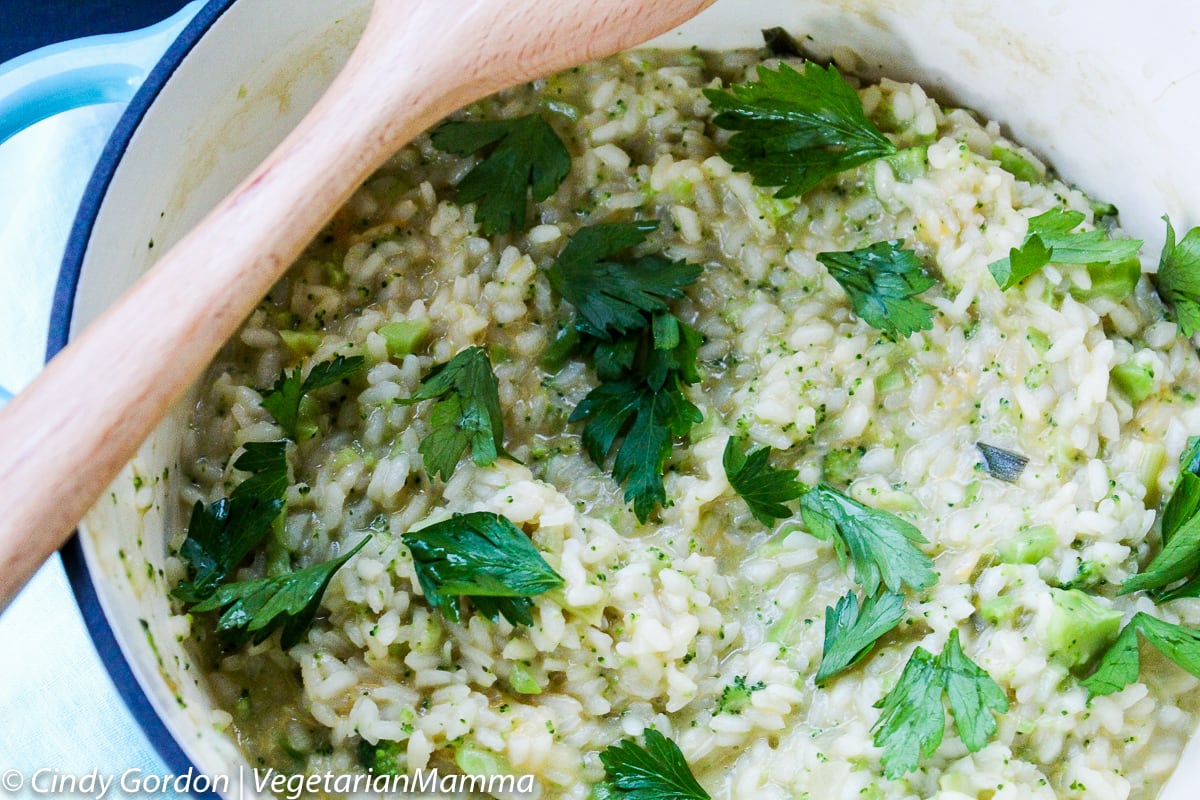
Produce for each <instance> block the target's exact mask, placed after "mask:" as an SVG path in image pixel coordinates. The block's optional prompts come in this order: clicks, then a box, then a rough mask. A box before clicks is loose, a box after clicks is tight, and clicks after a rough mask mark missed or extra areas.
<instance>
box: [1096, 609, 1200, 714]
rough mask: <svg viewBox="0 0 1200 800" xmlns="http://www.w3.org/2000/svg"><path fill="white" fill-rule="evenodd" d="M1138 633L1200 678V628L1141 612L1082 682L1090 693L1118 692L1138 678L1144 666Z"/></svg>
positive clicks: (1123, 630)
mask: <svg viewBox="0 0 1200 800" xmlns="http://www.w3.org/2000/svg"><path fill="white" fill-rule="evenodd" d="M1139 632H1140V633H1141V634H1142V636H1145V637H1146V641H1148V642H1149V643H1150V644H1152V645H1154V647H1155V648H1157V650H1158V651H1159V652H1160V653H1162V654H1163V655H1164V656H1166V657H1167V658H1169V659H1171V660H1172V661H1174V662H1175V663H1176V664H1177V665H1178V666H1180V667H1182V668H1183V669H1185V670H1187V671H1188V672H1190V673H1191V674H1193V675H1195V676H1196V677H1197V678H1200V631H1194V630H1192V629H1191V628H1185V627H1183V626H1182V625H1172V624H1171V623H1169V622H1164V621H1162V620H1161V619H1158V618H1157V617H1152V616H1150V615H1149V614H1147V613H1146V612H1144V611H1139V612H1138V613H1136V614H1134V615H1133V619H1131V620H1129V624H1127V625H1126V626H1125V627H1124V628H1123V629H1122V630H1121V635H1120V636H1118V637H1117V640H1116V641H1115V642H1113V643H1112V645H1110V646H1109V648H1108V650H1107V651H1105V653H1104V657H1103V658H1101V659H1100V663H1099V664H1098V665H1097V667H1096V671H1095V672H1093V673H1092V674H1091V675H1090V676H1088V677H1087V678H1085V679H1083V681H1081V683H1083V686H1084V688H1085V689H1087V690H1088V694H1089V695H1090V696H1092V697H1096V696H1098V695H1105V694H1112V693H1113V692H1119V691H1120V690H1121V689H1124V688H1125V687H1126V686H1127V685H1129V684H1131V683H1133V682H1134V681H1136V680H1137V678H1138V672H1139V671H1140V669H1141V658H1140V655H1139V653H1138V633H1139Z"/></svg>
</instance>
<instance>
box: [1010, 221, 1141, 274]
mask: <svg viewBox="0 0 1200 800" xmlns="http://www.w3.org/2000/svg"><path fill="white" fill-rule="evenodd" d="M1083 220H1084V214H1083V212H1082V211H1066V210H1064V209H1061V208H1052V209H1050V210H1049V211H1046V212H1044V213H1042V214H1038V215H1037V216H1036V217H1033V218H1032V219H1030V220H1029V228H1028V230H1027V231H1026V232H1025V241H1024V243H1023V244H1022V245H1021V246H1020V247H1014V248H1012V250H1010V251H1009V255H1008V258H1002V259H1000V260H998V261H993V262H992V263H991V264H988V269H989V270H990V271H991V273H992V277H994V278H995V279H996V283H998V284H1000V288H1001V289H1008V288H1010V287H1013V286H1016V285H1017V284H1018V283H1020V282H1021V281H1023V280H1025V279H1026V278H1028V277H1029V276H1030V275H1032V274H1033V273H1035V272H1037V271H1038V270H1039V269H1041V268H1042V267H1044V266H1046V265H1047V264H1051V263H1053V264H1123V263H1125V262H1128V261H1131V260H1136V259H1137V257H1138V251H1139V250H1140V249H1141V247H1142V240H1141V239H1126V238H1121V239H1110V238H1108V233H1107V232H1105V231H1103V230H1091V231H1078V232H1073V231H1075V229H1076V228H1078V227H1079V226H1080V224H1082V223H1083Z"/></svg>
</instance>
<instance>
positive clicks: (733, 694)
mask: <svg viewBox="0 0 1200 800" xmlns="http://www.w3.org/2000/svg"><path fill="white" fill-rule="evenodd" d="M765 688H767V685H766V684H765V683H763V682H762V681H759V682H758V683H754V684H747V683H746V678H745V676H743V675H738V676H737V677H736V678H734V679H733V683H731V684H729V685H728V686H726V687H725V688H724V689H722V690H721V696H720V697H718V698H717V710H716V711H715V712H713V716H716V715H717V714H740V713H742V710H743V709H744V708H745V707H746V706H748V705H750V695H752V694H754V693H755V692H757V691H758V690H759V689H765Z"/></svg>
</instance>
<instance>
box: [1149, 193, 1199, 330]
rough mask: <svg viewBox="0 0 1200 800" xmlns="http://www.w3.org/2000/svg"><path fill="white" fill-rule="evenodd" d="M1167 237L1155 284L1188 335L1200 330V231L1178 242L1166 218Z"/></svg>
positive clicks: (1193, 232)
mask: <svg viewBox="0 0 1200 800" xmlns="http://www.w3.org/2000/svg"><path fill="white" fill-rule="evenodd" d="M1163 220H1164V221H1165V222H1166V223H1167V238H1166V241H1165V242H1164V243H1163V249H1162V255H1161V256H1159V259H1158V275H1157V276H1155V284H1156V285H1157V286H1158V293H1159V295H1160V296H1161V297H1162V299H1163V302H1165V303H1167V304H1168V305H1169V306H1171V309H1172V310H1173V311H1174V312H1175V321H1176V322H1177V323H1179V330H1181V331H1182V332H1183V335H1184V336H1191V335H1192V334H1194V333H1195V332H1196V331H1198V330H1200V228H1192V229H1191V230H1190V231H1188V232H1187V233H1186V234H1185V235H1184V237H1183V240H1182V241H1180V242H1179V243H1178V244H1176V242H1175V228H1173V227H1172V226H1171V220H1170V219H1168V218H1167V217H1166V216H1164V217H1163Z"/></svg>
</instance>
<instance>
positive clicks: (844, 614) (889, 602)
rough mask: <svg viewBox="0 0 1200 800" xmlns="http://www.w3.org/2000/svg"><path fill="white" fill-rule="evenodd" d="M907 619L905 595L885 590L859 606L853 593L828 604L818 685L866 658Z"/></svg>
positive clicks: (817, 678)
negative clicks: (833, 603)
mask: <svg viewBox="0 0 1200 800" xmlns="http://www.w3.org/2000/svg"><path fill="white" fill-rule="evenodd" d="M902 619H904V595H902V594H897V593H896V592H888V591H883V592H880V593H879V594H878V595H874V596H868V597H867V598H866V599H865V600H863V603H862V607H861V608H860V607H859V604H858V598H857V597H856V596H855V594H854V592H846V595H845V596H844V597H842V599H841V600H838V603H837V606H836V607H835V606H826V607H825V648H824V650H823V652H822V653H821V666H820V667H819V668H818V669H817V677H816V682H817V686H821V685H823V684H824V683H825V682H826V681H828V680H829V679H830V678H832V677H833V676H834V675H836V674H838V673H839V672H841V671H842V670H845V669H849V668H850V667H853V666H854V665H855V664H857V663H858V662H860V661H862V660H863V659H864V658H866V657H867V654H868V653H870V652H871V649H872V648H873V647H874V646H875V642H876V641H878V640H879V638H880V637H881V636H883V635H884V634H885V633H887V632H888V631H890V630H892V629H893V628H895V627H896V626H897V625H899V624H900V620H902Z"/></svg>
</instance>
